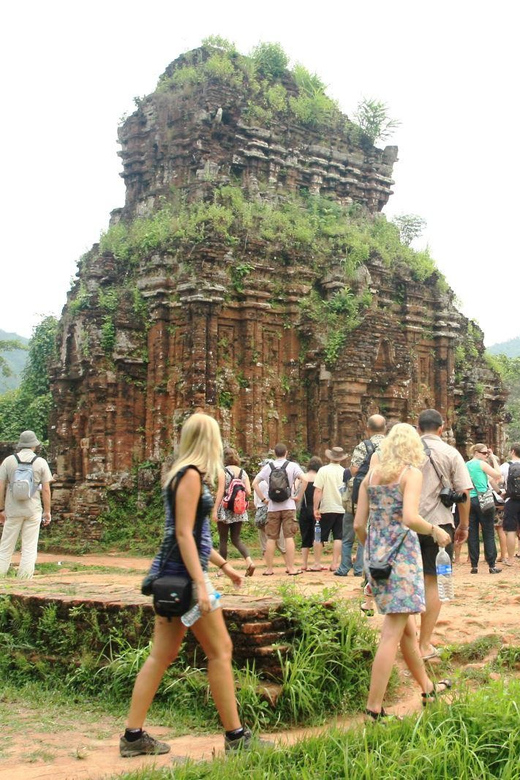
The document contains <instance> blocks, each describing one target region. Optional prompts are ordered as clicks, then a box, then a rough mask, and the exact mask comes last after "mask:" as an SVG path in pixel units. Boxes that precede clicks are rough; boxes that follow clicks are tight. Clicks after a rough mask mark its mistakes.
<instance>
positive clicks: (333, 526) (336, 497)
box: [313, 447, 347, 571]
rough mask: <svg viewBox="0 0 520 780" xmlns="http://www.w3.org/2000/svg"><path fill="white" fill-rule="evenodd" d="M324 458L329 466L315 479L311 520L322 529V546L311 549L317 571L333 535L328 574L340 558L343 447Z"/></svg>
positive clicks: (330, 451) (332, 450)
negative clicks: (324, 548) (327, 460)
mask: <svg viewBox="0 0 520 780" xmlns="http://www.w3.org/2000/svg"><path fill="white" fill-rule="evenodd" d="M325 456H326V457H327V458H328V459H329V461H330V462H329V463H327V465H326V466H322V467H321V469H320V470H319V471H318V473H317V474H316V477H315V479H314V496H313V502H314V518H315V520H316V522H317V523H319V524H320V526H321V542H316V544H315V545H314V559H315V565H316V568H318V570H319V569H321V553H322V551H323V545H324V543H325V542H327V541H328V539H329V536H330V534H332V539H333V542H332V563H331V565H330V570H331V571H336V570H337V568H338V566H339V562H340V558H341V540H342V531H343V515H344V509H343V502H342V490H343V484H344V483H343V474H344V471H345V468H344V466H342V465H341V463H342V462H343V461H344V460H345V459H346V458H347V453H346V452H345V451H344V450H343V448H342V447H333V448H332V449H331V450H325Z"/></svg>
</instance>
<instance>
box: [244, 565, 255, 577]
mask: <svg viewBox="0 0 520 780" xmlns="http://www.w3.org/2000/svg"><path fill="white" fill-rule="evenodd" d="M254 573H255V564H254V563H250V564H249V566H248V567H247V569H246V575H245V576H246V577H252V576H253V574H254Z"/></svg>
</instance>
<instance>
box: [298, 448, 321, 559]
mask: <svg viewBox="0 0 520 780" xmlns="http://www.w3.org/2000/svg"><path fill="white" fill-rule="evenodd" d="M322 466H323V462H322V460H321V458H318V457H316V456H315V455H314V456H313V457H312V458H311V459H310V460H309V463H308V465H307V471H306V472H305V474H304V475H303V477H302V483H303V484H302V485H301V488H302V490H303V493H302V500H301V505H300V512H299V516H298V521H299V524H300V534H301V537H302V569H303V571H321V570H322V569H323V568H324V567H322V566H321V564H320V563H318V559H317V558H316V553H314V564H313V565H312V566H309V550H311V549H314V550H315V546H314V523H315V519H314V480H315V479H316V474H317V473H318V471H319V470H320V469H321V467H322Z"/></svg>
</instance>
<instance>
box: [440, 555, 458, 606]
mask: <svg viewBox="0 0 520 780" xmlns="http://www.w3.org/2000/svg"><path fill="white" fill-rule="evenodd" d="M435 571H436V573H437V588H438V590H439V599H440V600H441V601H451V599H452V598H453V596H454V595H455V594H454V588H453V576H452V572H451V561H450V556H449V555H448V553H447V552H446V550H445V549H444V547H440V548H439V552H438V553H437V557H436V558H435Z"/></svg>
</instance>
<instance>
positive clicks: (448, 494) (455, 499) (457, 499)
mask: <svg viewBox="0 0 520 780" xmlns="http://www.w3.org/2000/svg"><path fill="white" fill-rule="evenodd" d="M439 498H440V500H441V504H444V506H447V507H448V509H451V506H452V504H464V502H465V501H466V500H467V498H468V496H467V494H466V493H457V491H456V490H452V489H451V488H450V487H445V488H443V489H442V490H441V492H440V493H439Z"/></svg>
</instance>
